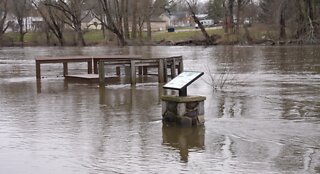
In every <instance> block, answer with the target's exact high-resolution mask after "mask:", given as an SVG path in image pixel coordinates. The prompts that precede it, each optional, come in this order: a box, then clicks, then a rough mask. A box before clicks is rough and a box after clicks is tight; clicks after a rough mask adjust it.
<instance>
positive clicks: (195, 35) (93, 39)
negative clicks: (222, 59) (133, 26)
mask: <svg viewBox="0 0 320 174" xmlns="http://www.w3.org/2000/svg"><path fill="white" fill-rule="evenodd" d="M185 29H186V28H181V29H180V28H179V29H178V28H177V29H176V32H167V31H163V32H153V33H152V40H153V41H154V42H160V41H173V42H179V41H186V40H200V39H204V37H203V35H202V33H201V31H200V29H197V30H193V29H191V28H189V29H190V31H185ZM207 32H208V34H209V35H213V34H215V35H219V36H221V38H220V39H219V41H218V43H221V44H232V43H237V42H238V41H239V40H241V39H243V33H244V30H243V29H241V33H240V35H236V34H228V35H226V34H224V30H223V29H207ZM249 32H250V36H251V37H252V38H253V39H254V40H256V39H261V38H262V37H268V38H271V39H272V38H276V36H277V31H276V30H272V29H269V30H267V29H266V26H259V25H257V26H254V27H250V28H249ZM288 33H289V32H288ZM64 37H65V41H66V43H67V45H75V40H76V39H75V34H74V33H73V32H72V31H66V32H65V33H64ZM143 38H145V33H143ZM84 39H85V41H86V44H87V45H96V44H99V43H103V42H104V38H103V34H102V31H101V30H90V31H87V32H85V33H84ZM0 40H2V42H3V43H19V33H17V32H11V33H5V34H4V36H3V38H2V39H0ZM24 40H25V42H26V43H27V44H30V45H46V37H45V34H44V33H38V32H28V33H27V34H26V35H25V37H24ZM51 44H57V39H56V38H55V37H54V36H53V35H52V36H51Z"/></svg>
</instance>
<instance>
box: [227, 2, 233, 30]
mask: <svg viewBox="0 0 320 174" xmlns="http://www.w3.org/2000/svg"><path fill="white" fill-rule="evenodd" d="M233 7H234V0H229V4H228V11H229V17H228V19H229V20H228V28H229V31H232V33H234V22H233V21H234V20H233Z"/></svg>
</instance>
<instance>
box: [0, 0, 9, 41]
mask: <svg viewBox="0 0 320 174" xmlns="http://www.w3.org/2000/svg"><path fill="white" fill-rule="evenodd" d="M7 14H8V4H7V0H0V39H1V37H2V35H3V34H4V33H5V32H6V30H7V29H8V27H9V25H8V23H6V19H7Z"/></svg>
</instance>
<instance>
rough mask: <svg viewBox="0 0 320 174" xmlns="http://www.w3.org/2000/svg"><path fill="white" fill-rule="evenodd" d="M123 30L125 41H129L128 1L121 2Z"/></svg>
mask: <svg viewBox="0 0 320 174" xmlns="http://www.w3.org/2000/svg"><path fill="white" fill-rule="evenodd" d="M123 3H124V4H123V28H124V36H125V38H126V39H130V33H129V16H128V8H129V1H128V0H124V1H123Z"/></svg>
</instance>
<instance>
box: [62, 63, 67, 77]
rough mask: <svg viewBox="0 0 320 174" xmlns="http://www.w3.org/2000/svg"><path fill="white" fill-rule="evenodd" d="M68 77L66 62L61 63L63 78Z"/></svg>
mask: <svg viewBox="0 0 320 174" xmlns="http://www.w3.org/2000/svg"><path fill="white" fill-rule="evenodd" d="M67 75H68V62H63V76H64V77H65V76H67Z"/></svg>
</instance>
